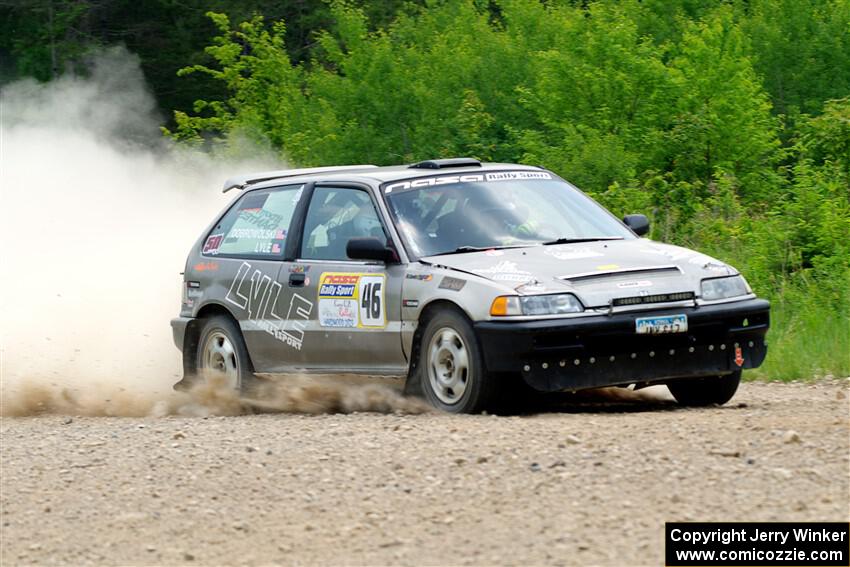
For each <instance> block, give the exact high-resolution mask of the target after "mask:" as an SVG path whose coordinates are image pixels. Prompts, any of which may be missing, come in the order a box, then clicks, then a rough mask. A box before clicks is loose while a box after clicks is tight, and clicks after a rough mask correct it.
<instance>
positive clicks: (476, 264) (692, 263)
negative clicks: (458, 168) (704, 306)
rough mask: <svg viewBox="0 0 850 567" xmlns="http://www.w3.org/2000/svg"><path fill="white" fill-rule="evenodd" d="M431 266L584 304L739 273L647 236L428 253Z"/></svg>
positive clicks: (692, 286)
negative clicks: (560, 294)
mask: <svg viewBox="0 0 850 567" xmlns="http://www.w3.org/2000/svg"><path fill="white" fill-rule="evenodd" d="M421 260H422V261H423V262H427V263H429V264H433V265H439V266H444V267H446V268H449V269H452V270H457V271H461V272H466V273H471V274H475V275H476V276H480V277H482V278H487V279H489V280H492V281H494V282H498V283H500V284H502V285H504V286H507V287H509V288H512V289H514V290H516V292H517V293H518V294H521V295H529V294H537V293H557V292H559V291H560V292H564V291H569V292H572V293H575V294H576V295H577V296H578V297H579V299H580V300H581V301H582V303H583V304H584V305H585V307H602V306H607V305H608V304H609V303H610V301H611V300H612V299H614V298H620V297H632V296H638V295H655V294H664V293H678V292H689V291H692V292H694V293H696V294H699V291H700V289H699V288H700V281H701V280H702V279H704V278H708V277H718V276H726V275H734V274H737V273H738V272H737V271H736V270H735V269H734V268H732V267H731V266H728V265H727V264H724V263H723V262H720V261H719V260H716V259H714V258H711V257H709V256H706V255H705V254H701V253H699V252H695V251H693V250H689V249H687V248H681V247H679V246H672V245H669V244H660V243H657V242H653V241H651V240H648V239H644V238H641V239H632V240H607V241H595V242H583V243H579V244H560V245H550V246H529V247H523V248H508V249H501V250H487V251H482V252H469V253H465V254H449V255H439V256H430V257H426V258H422V259H421Z"/></svg>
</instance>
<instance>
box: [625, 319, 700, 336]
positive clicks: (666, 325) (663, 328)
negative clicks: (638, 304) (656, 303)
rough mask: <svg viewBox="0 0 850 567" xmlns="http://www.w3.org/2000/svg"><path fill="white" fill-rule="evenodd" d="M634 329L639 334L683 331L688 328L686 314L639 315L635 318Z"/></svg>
mask: <svg viewBox="0 0 850 567" xmlns="http://www.w3.org/2000/svg"><path fill="white" fill-rule="evenodd" d="M635 330H636V331H637V334H639V335H660V334H663V333H684V332H686V331H687V330H688V316H687V315H667V316H665V317H641V318H639V319H635Z"/></svg>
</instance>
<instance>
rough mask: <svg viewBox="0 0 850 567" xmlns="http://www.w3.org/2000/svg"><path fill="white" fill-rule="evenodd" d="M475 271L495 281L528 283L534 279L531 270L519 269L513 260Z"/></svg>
mask: <svg viewBox="0 0 850 567" xmlns="http://www.w3.org/2000/svg"><path fill="white" fill-rule="evenodd" d="M475 271H476V272H478V273H481V274H486V275H487V277H490V278H492V279H494V280H496V281H503V282H517V283H528V282H530V281H532V280H534V276H532V275H531V272H527V271H525V270H520V269H519V268H518V267H517V265H516V263H515V262H511V261H509V260H505V261H504V262H499V263H498V264H496V265H495V266H491V267H489V268H484V269H481V270H475Z"/></svg>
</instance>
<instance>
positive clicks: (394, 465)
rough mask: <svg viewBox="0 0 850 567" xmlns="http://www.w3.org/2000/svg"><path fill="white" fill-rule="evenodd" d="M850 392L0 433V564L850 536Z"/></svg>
mask: <svg viewBox="0 0 850 567" xmlns="http://www.w3.org/2000/svg"><path fill="white" fill-rule="evenodd" d="M848 385H850V382H848V381H847V380H833V381H825V382H819V383H814V384H764V383H745V384H743V385H742V387H741V389H740V390H739V392H738V395H737V396H736V397H735V398H734V399H733V401H732V402H731V403H730V404H729V405H728V406H725V407H720V408H708V409H698V410H694V409H681V408H678V407H676V406H675V405H673V404H671V403H670V402H669V401H667V400H666V399H665V398H663V397H662V396H661V395H655V396H652V395H649V396H644V397H643V398H642V399H639V400H634V401H630V402H629V401H623V402H612V401H610V400H609V401H605V400H606V398H604V397H601V398H599V400H597V401H596V402H595V403H589V402H584V403H571V404H567V405H565V406H563V407H562V408H560V410H558V411H552V412H548V413H540V414H536V415H529V416H519V417H516V416H512V417H495V416H486V415H480V416H450V415H445V414H438V413H426V414H423V415H393V414H389V415H381V414H375V413H354V414H348V415H343V414H324V415H310V416H308V415H293V414H263V415H243V416H235V417H207V418H198V417H176V416H171V417H162V418H153V417H146V418H128V417H68V416H63V415H42V416H36V417H4V418H2V420H0V441H2V471H0V472H2V475H0V489H1V490H2V491H1V492H0V505H2V512H0V519H2V533H0V553H2V555H0V563H2V565H4V566H6V565H19V564H20V565H23V564H38V565H119V564H120V565H154V564H156V565H178V564H179V565H225V564H228V565H229V564H235V565H258V564H277V563H282V564H302V565H303V564H349V565H365V564H370V565H375V564H408V565H414V564H415V565H422V564H427V565H436V564H442V565H445V564H564V565H574V564H582V565H584V564H601V565H624V564H632V565H662V564H663V546H664V542H663V533H664V531H663V530H664V522H665V521H688V520H693V521H699V520H705V521H713V520H717V521H719V520H728V521H779V520H782V521H795V520H805V521H815V520H832V521H839V520H841V521H847V520H848V517H850V512H848V504H849V503H850V476H848V472H849V471H850V469H848V453H850V448H849V447H848V442H850V420H849V419H848Z"/></svg>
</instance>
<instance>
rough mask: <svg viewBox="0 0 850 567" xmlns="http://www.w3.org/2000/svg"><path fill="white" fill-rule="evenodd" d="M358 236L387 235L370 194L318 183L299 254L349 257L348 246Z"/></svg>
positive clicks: (305, 224) (359, 190)
mask: <svg viewBox="0 0 850 567" xmlns="http://www.w3.org/2000/svg"><path fill="white" fill-rule="evenodd" d="M358 236H375V237H377V238H380V239H382V240H385V239H386V238H387V236H386V234H385V233H384V229H383V226H382V225H381V221H380V219H379V218H378V213H377V211H376V210H375V206H374V205H373V204H372V199H370V198H369V194H368V193H367V192H366V191H364V190H361V189H350V188H337V187H316V189H315V190H314V191H313V198H312V199H311V200H310V207H309V209H308V210H307V217H306V219H305V220H304V238H303V240H302V243H301V254H300V258H303V259H305V260H347V259H348V255H347V254H346V253H345V246H346V244H348V240H349V239H351V238H354V237H358Z"/></svg>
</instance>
